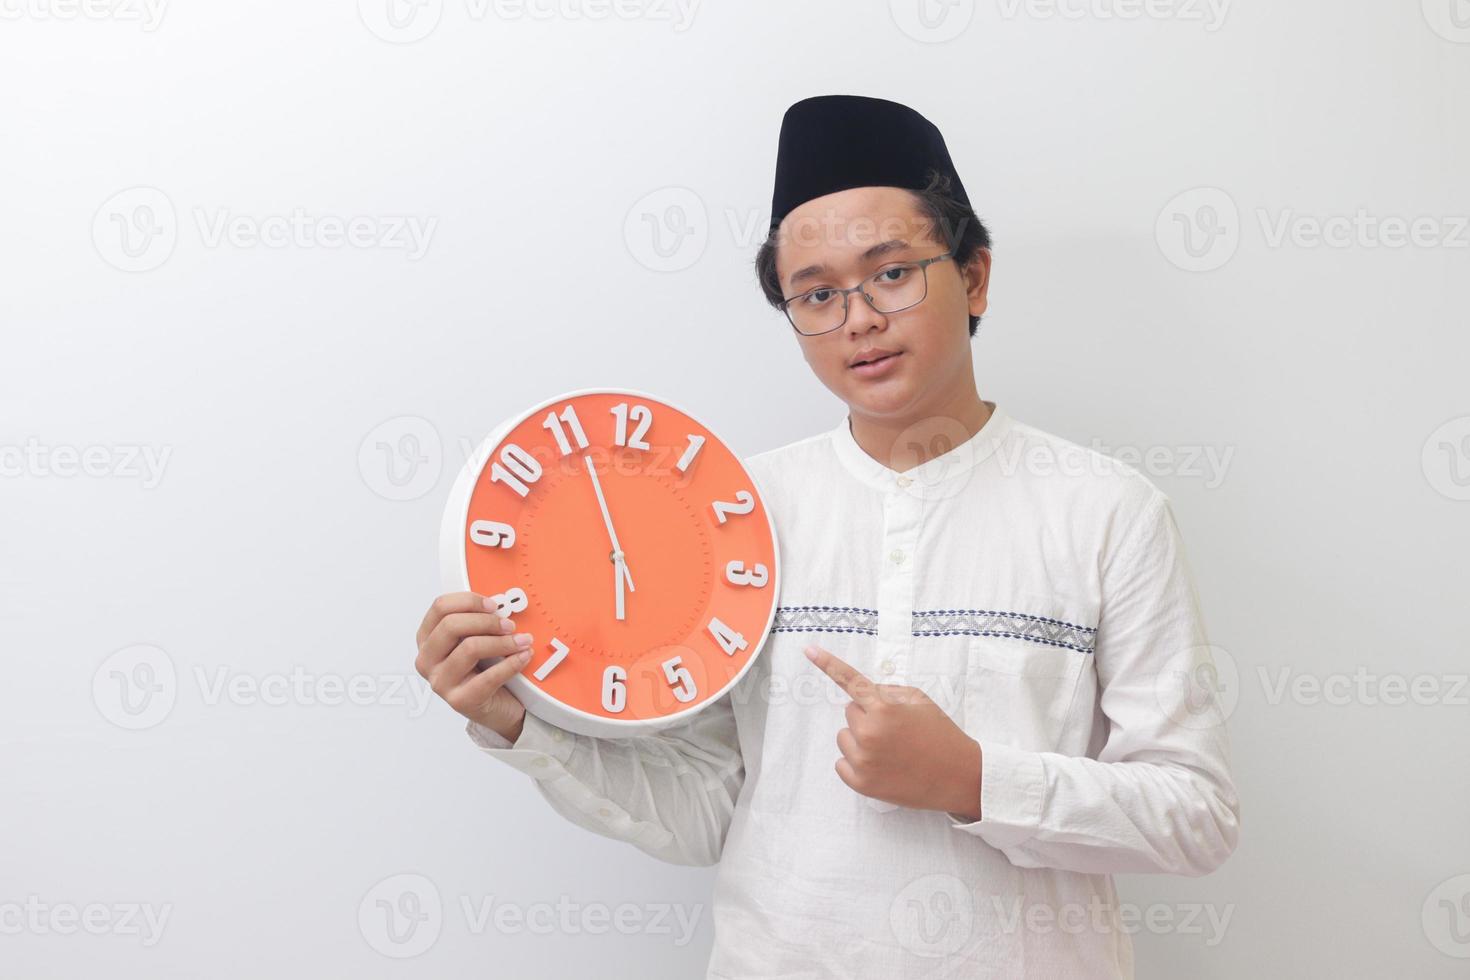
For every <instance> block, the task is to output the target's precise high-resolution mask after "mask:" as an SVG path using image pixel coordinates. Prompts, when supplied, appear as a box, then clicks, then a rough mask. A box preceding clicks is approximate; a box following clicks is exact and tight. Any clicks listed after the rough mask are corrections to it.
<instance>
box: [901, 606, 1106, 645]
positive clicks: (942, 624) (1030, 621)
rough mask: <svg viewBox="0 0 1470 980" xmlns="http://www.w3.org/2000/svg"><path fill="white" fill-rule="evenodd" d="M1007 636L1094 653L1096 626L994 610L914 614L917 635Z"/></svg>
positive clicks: (937, 611) (936, 611) (936, 610)
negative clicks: (1078, 624)
mask: <svg viewBox="0 0 1470 980" xmlns="http://www.w3.org/2000/svg"><path fill="white" fill-rule="evenodd" d="M956 634H965V635H968V636H1006V637H1011V638H1013V639H1017V640H1030V641H1031V642H1032V643H1045V644H1046V645H1047V646H1054V647H1065V648H1066V649H1068V650H1077V651H1079V652H1080V653H1091V652H1092V649H1093V644H1094V641H1095V640H1096V637H1097V628H1096V627H1093V626H1077V625H1076V624H1074V623H1065V622H1062V621H1061V620H1059V619H1048V618H1046V617H1045V616H1028V615H1026V614H1025V613H1013V612H999V611H997V610H993V609H934V610H928V611H925V612H915V613H914V614H913V635H914V636H953V635H956Z"/></svg>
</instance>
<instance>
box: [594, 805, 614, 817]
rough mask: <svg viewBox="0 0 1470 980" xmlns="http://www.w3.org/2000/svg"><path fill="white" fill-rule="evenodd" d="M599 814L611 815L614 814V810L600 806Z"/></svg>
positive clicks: (602, 815)
mask: <svg viewBox="0 0 1470 980" xmlns="http://www.w3.org/2000/svg"><path fill="white" fill-rule="evenodd" d="M597 815H598V816H599V817H610V816H612V811H611V810H609V809H608V808H607V807H605V806H600V807H598V808H597Z"/></svg>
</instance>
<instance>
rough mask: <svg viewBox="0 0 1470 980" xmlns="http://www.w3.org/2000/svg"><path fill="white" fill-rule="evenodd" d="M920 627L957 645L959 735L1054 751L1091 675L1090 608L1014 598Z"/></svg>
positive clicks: (1047, 598) (1040, 596) (1031, 596)
mask: <svg viewBox="0 0 1470 980" xmlns="http://www.w3.org/2000/svg"><path fill="white" fill-rule="evenodd" d="M945 613H946V614H947V616H945V617H943V618H944V619H946V620H947V621H943V622H940V621H938V619H939V618H940V617H936V621H935V622H933V623H929V624H921V626H920V628H921V629H922V628H924V627H925V626H928V627H929V628H933V629H937V630H942V631H944V632H945V634H947V635H949V636H950V637H951V638H952V639H953V640H956V641H959V642H961V644H962V654H963V656H964V658H965V671H964V682H963V690H962V692H961V699H960V700H961V706H962V708H963V714H962V716H961V717H962V720H961V727H963V728H964V730H965V733H966V734H968V735H970V736H971V737H973V738H975V739H976V740H977V741H979V742H980V743H981V744H982V745H983V744H984V743H985V742H987V741H988V742H997V741H998V742H1002V743H1005V744H1007V745H1012V746H1015V747H1016V748H1020V749H1026V750H1029V751H1033V752H1054V751H1057V746H1058V743H1059V742H1060V741H1061V738H1062V735H1063V733H1064V732H1065V731H1066V730H1067V726H1068V725H1069V724H1070V723H1071V722H1072V720H1073V718H1074V716H1075V715H1078V713H1079V711H1080V709H1079V708H1078V706H1077V704H1076V700H1077V694H1078V691H1079V690H1080V689H1081V688H1082V687H1083V685H1082V683H1081V682H1082V680H1083V678H1084V675H1085V674H1087V673H1089V672H1091V671H1092V670H1093V663H1092V649H1093V638H1094V637H1095V636H1096V623H1097V620H1096V618H1095V617H1096V608H1095V607H1093V606H1091V605H1090V604H1088V603H1086V602H1082V601H1078V600H1075V599H1073V600H1069V599H1066V598H1062V597H1059V596H1054V595H1047V594H1044V593H1018V594H1014V595H1012V596H1010V597H1008V599H1007V600H1006V601H1004V602H1001V603H996V604H994V606H993V608H989V609H966V610H947V611H945Z"/></svg>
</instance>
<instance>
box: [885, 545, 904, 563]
mask: <svg viewBox="0 0 1470 980" xmlns="http://www.w3.org/2000/svg"><path fill="white" fill-rule="evenodd" d="M888 557H889V558H892V559H893V563H894V564H895V565H902V564H903V552H902V551H901V550H899V549H898V548H895V549H893V551H892V552H890V553H889V555H888Z"/></svg>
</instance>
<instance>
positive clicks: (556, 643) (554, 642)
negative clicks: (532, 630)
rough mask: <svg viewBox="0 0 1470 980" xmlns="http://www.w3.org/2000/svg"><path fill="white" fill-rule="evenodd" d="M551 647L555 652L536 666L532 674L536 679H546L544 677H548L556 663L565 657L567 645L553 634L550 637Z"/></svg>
mask: <svg viewBox="0 0 1470 980" xmlns="http://www.w3.org/2000/svg"><path fill="white" fill-rule="evenodd" d="M551 648H552V649H553V650H555V651H556V652H555V653H553V654H552V655H551V656H550V657H549V658H547V661H546V663H544V664H542V665H541V666H540V667H537V668H536V672H535V673H534V674H533V675H532V676H533V677H535V678H536V679H537V680H538V681H544V680H546V678H548V677H550V676H551V672H552V671H553V670H555V669H556V667H557V664H559V663H561V662H562V661H563V660H565V659H567V653H568V650H567V645H566V644H565V643H563V642H562V641H561V640H558V639H557V638H556V637H554V636H553V637H552V638H551Z"/></svg>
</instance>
